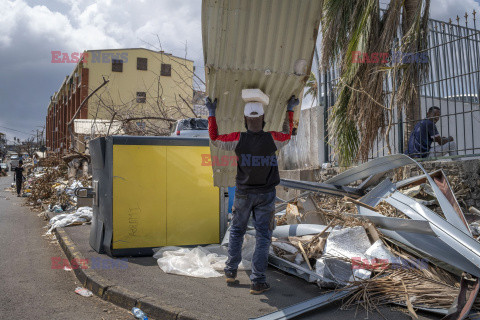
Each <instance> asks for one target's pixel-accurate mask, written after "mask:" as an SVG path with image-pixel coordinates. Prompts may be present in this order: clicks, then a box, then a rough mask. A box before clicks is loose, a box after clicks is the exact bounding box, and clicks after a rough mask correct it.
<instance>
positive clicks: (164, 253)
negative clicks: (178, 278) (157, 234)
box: [153, 235, 255, 278]
mask: <svg viewBox="0 0 480 320" xmlns="http://www.w3.org/2000/svg"><path fill="white" fill-rule="evenodd" d="M254 250H255V237H252V236H250V235H245V240H244V242H243V247H242V262H241V263H240V265H239V266H238V269H239V270H250V269H251V265H252V263H251V260H252V256H253V252H254ZM227 257H228V254H227V248H226V247H224V246H220V245H210V246H205V247H201V246H199V247H195V248H193V249H191V248H181V247H164V248H160V249H159V250H158V251H157V252H156V253H155V254H154V255H153V258H155V259H157V263H158V266H159V267H160V269H162V270H163V272H165V273H172V274H178V275H182V276H189V277H196V278H213V277H221V276H222V274H221V273H219V272H217V270H223V269H224V268H225V262H226V261H227Z"/></svg>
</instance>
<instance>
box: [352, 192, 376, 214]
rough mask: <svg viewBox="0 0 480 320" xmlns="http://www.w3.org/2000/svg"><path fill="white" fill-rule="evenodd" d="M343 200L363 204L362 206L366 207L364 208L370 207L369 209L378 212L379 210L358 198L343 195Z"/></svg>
mask: <svg viewBox="0 0 480 320" xmlns="http://www.w3.org/2000/svg"><path fill="white" fill-rule="evenodd" d="M343 200H345V201H350V202H352V203H354V204H356V205H359V206H361V207H364V208H367V209H369V210H372V211H375V212H378V210H377V209H375V208H374V207H372V206H369V205H368V204H365V203H363V202H360V201H358V200H355V199H352V198H350V197H347V196H345V197H343Z"/></svg>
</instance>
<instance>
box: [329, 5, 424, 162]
mask: <svg viewBox="0 0 480 320" xmlns="http://www.w3.org/2000/svg"><path fill="white" fill-rule="evenodd" d="M413 3H417V4H418V3H420V4H422V3H423V0H392V1H390V3H389V7H388V9H387V11H386V12H385V13H384V14H383V16H382V17H381V14H380V9H379V4H378V0H364V1H334V0H326V1H325V2H324V8H323V13H324V15H323V20H322V26H323V34H324V37H323V46H322V66H323V68H324V69H325V68H327V66H329V65H331V64H335V63H336V62H337V61H338V62H339V63H338V65H339V67H340V79H339V80H338V83H337V96H338V97H337V99H336V102H335V104H334V106H332V108H331V116H330V117H329V128H330V132H331V134H330V136H329V139H330V140H329V142H330V143H331V144H332V145H333V146H334V152H335V154H336V155H337V156H338V158H339V162H340V165H342V166H345V165H350V164H352V163H355V162H356V161H357V160H362V161H365V160H366V159H367V158H368V155H369V152H370V151H371V150H373V146H374V144H375V141H376V139H377V138H378V137H379V135H387V138H388V134H389V127H390V126H389V125H386V123H388V124H391V120H392V119H393V114H394V108H395V103H394V102H396V101H397V100H398V101H399V102H400V103H404V102H405V101H410V102H411V101H413V100H414V98H415V97H416V94H417V92H416V91H415V90H416V89H415V84H418V82H419V81H420V79H421V78H422V74H423V73H422V72H423V71H422V70H423V69H424V68H425V64H422V66H420V68H419V66H418V64H416V63H410V64H407V65H396V66H394V67H392V68H385V66H382V65H381V64H380V63H355V62H354V61H353V59H352V54H353V53H354V52H356V51H359V52H362V53H368V54H371V53H379V52H390V51H391V50H392V49H393V47H394V42H395V39H396V38H397V31H398V30H399V27H400V22H401V13H402V8H407V7H408V10H407V9H405V12H407V13H408V19H404V20H402V22H403V23H404V24H405V25H404V26H402V27H403V28H404V29H405V28H406V30H408V32H406V34H405V36H404V39H402V43H406V44H410V48H414V49H416V50H415V51H409V52H416V51H418V50H422V49H424V48H425V45H426V37H425V35H426V30H427V23H426V22H427V21H428V10H429V3H430V1H429V0H426V5H425V7H424V10H423V15H422V6H421V5H420V6H419V7H420V9H418V10H417V11H414V12H413V13H412V10H411V8H412V7H414V5H413ZM407 24H408V26H407ZM402 49H404V47H402ZM399 70H403V71H402V72H400V71H399ZM418 70H420V71H418ZM387 76H389V77H391V78H392V81H391V82H392V84H394V89H395V88H396V87H399V92H400V95H401V97H398V96H399V94H396V93H395V92H392V93H391V94H392V96H391V101H390V106H389V107H385V100H386V92H385V91H386V88H385V81H386V77H387ZM396 82H399V84H398V85H396ZM412 83H413V84H414V85H412ZM393 91H394V90H393ZM397 105H398V103H397ZM387 140H388V139H387ZM387 147H388V146H387Z"/></svg>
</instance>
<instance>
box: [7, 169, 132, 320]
mask: <svg viewBox="0 0 480 320" xmlns="http://www.w3.org/2000/svg"><path fill="white" fill-rule="evenodd" d="M9 173H10V176H8V177H0V318H1V319H72V320H83V319H108V320H111V319H134V317H133V316H132V315H131V314H129V312H128V311H126V310H124V309H122V308H119V307H116V306H114V305H113V304H110V303H108V302H106V301H103V300H101V299H99V298H97V297H95V296H93V297H89V298H85V297H82V296H80V295H77V294H76V293H75V292H74V290H75V288H76V287H77V286H78V285H79V283H78V281H77V279H76V278H75V275H74V274H73V272H72V271H64V270H62V269H61V270H55V269H51V258H52V257H62V258H65V256H64V255H63V252H62V251H61V248H60V247H59V245H58V243H57V241H56V240H54V239H52V238H50V237H46V236H44V233H45V231H46V230H45V229H44V228H43V227H44V225H45V221H43V220H42V218H40V217H38V216H37V214H36V213H34V212H31V211H30V209H29V208H28V207H24V206H22V204H23V203H24V202H25V199H23V198H17V197H16V195H14V194H13V193H11V192H9V191H5V188H7V187H9V185H10V183H11V182H12V181H13V178H12V176H11V174H12V173H11V172H9Z"/></svg>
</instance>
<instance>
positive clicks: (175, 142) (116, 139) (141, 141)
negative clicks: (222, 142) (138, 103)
mask: <svg viewBox="0 0 480 320" xmlns="http://www.w3.org/2000/svg"><path fill="white" fill-rule="evenodd" d="M112 139H113V144H117V145H139V146H141V145H151V146H203V147H207V146H208V144H209V139H208V138H180V137H179V138H177V137H154V136H152V137H145V136H112Z"/></svg>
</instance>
